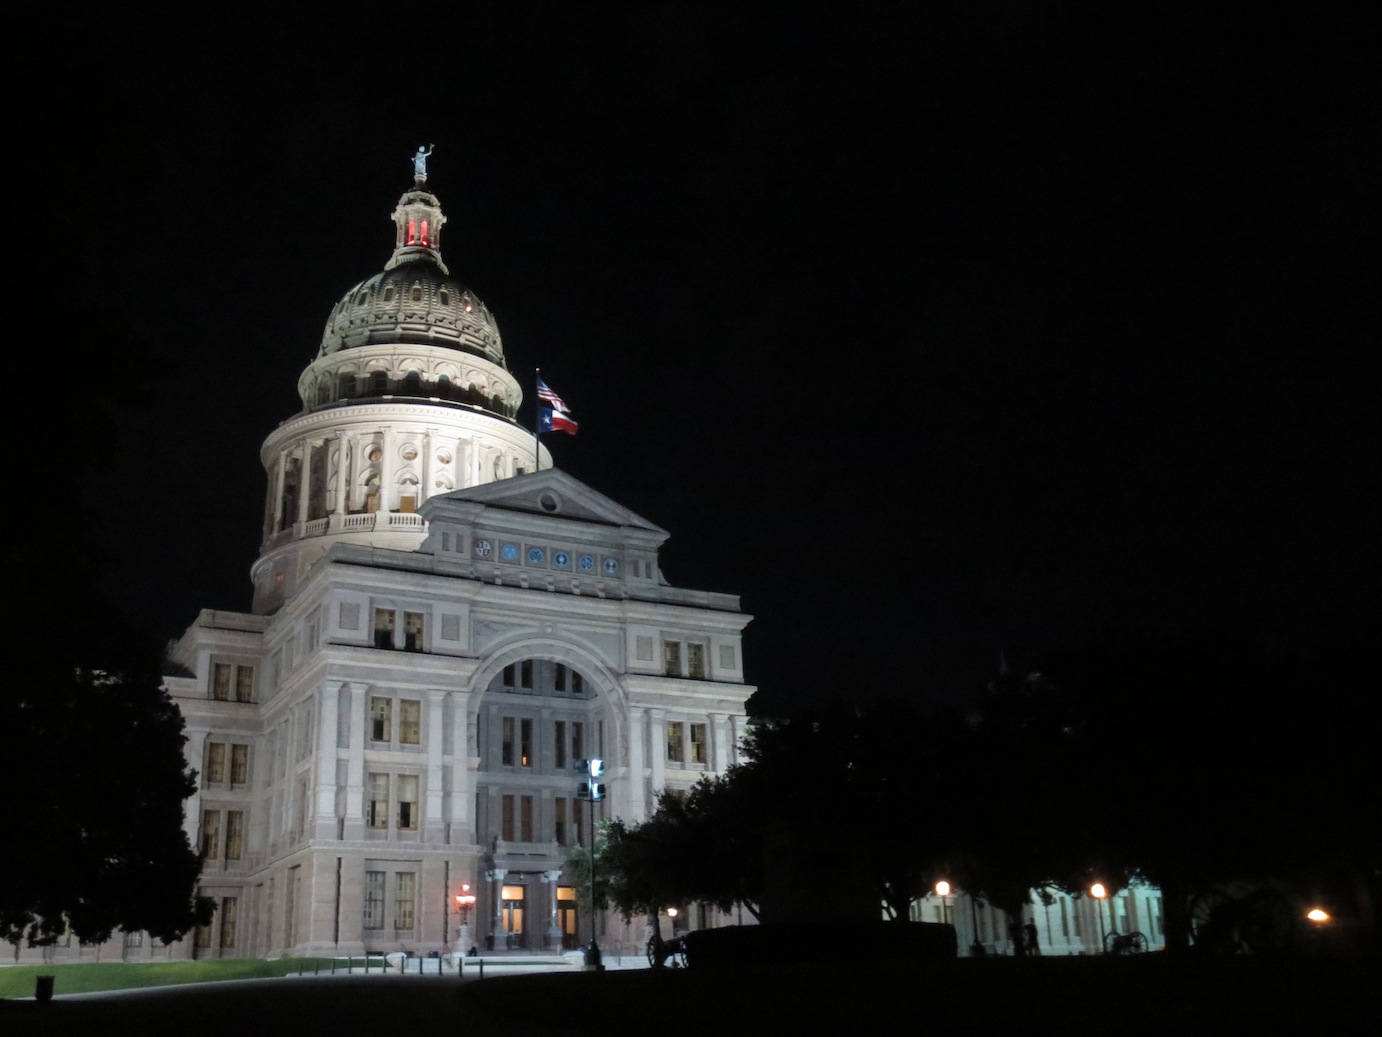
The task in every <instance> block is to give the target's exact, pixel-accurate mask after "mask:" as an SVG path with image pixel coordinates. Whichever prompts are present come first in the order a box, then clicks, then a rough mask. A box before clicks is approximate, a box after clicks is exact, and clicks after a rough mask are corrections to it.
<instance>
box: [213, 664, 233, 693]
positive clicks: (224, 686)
mask: <svg viewBox="0 0 1382 1037" xmlns="http://www.w3.org/2000/svg"><path fill="white" fill-rule="evenodd" d="M211 697H212V698H213V699H215V700H216V701H217V702H226V701H228V700H229V699H230V663H215V664H214V665H213V666H212V667H211Z"/></svg>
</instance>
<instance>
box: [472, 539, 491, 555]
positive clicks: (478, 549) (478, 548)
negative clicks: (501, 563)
mask: <svg viewBox="0 0 1382 1037" xmlns="http://www.w3.org/2000/svg"><path fill="white" fill-rule="evenodd" d="M493 550H494V545H493V544H491V543H490V542H489V541H488V540H477V541H475V557H476V558H485V557H487V556H488V555H489V553H490V552H491V551H493Z"/></svg>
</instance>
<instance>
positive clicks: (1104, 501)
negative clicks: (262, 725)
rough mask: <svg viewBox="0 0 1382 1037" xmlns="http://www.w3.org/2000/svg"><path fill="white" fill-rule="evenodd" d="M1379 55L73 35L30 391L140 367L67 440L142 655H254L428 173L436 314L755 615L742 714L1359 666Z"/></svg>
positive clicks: (779, 32)
mask: <svg viewBox="0 0 1382 1037" xmlns="http://www.w3.org/2000/svg"><path fill="white" fill-rule="evenodd" d="M750 7H752V8H753V10H752V11H751V12H747V9H748V8H750ZM1365 10H1366V6H1365V5H1357V6H1337V7H1335V6H1331V5H1328V4H1324V5H1278V4H1251V5H1238V6H1234V7H1227V6H1223V5H1215V4H1190V3H1185V4H1161V3H1157V4H1153V3H1147V4H1108V3H1089V4H1074V3H1039V2H1033V3H997V2H991V0H981V2H977V3H964V4H953V5H951V4H938V5H920V4H917V5H908V4H879V3H863V4H813V3H793V4H780V5H771V4H770V5H747V4H745V5H740V4H675V3H649V4H638V5H634V4H627V5H626V4H616V3H605V4H585V3H563V4H556V3H553V4H528V5H525V4H502V5H500V4H494V5H491V4H456V5H449V6H442V7H436V6H427V7H423V6H414V5H397V6H395V7H393V8H375V9H374V10H373V11H372V12H371V13H370V14H368V15H364V14H349V13H348V12H347V11H346V9H338V10H337V11H335V13H333V14H332V16H331V18H330V20H329V21H328V20H318V19H314V18H309V17H307V16H305V15H299V14H294V13H292V12H291V11H290V10H284V11H281V12H279V13H277V14H276V15H275V16H274V18H273V19H272V20H271V21H269V20H261V21H251V20H249V16H248V15H245V14H243V13H242V14H241V15H240V17H241V18H243V19H246V20H245V21H243V22H240V23H234V22H225V23H222V24H220V25H215V26H214V27H207V28H205V29H196V28H193V27H190V26H188V27H185V28H171V27H169V26H167V25H163V24H157V25H156V24H153V23H148V24H140V21H139V16H137V15H132V14H130V13H129V12H128V11H121V12H120V13H119V15H118V16H116V15H114V14H112V15H110V16H108V18H109V20H103V19H102V17H101V16H94V15H93V16H86V15H80V16H77V15H72V16H65V17H66V20H65V21H62V22H61V23H60V24H53V25H48V26H44V27H43V28H42V30H41V35H42V39H43V40H44V41H46V42H45V45H44V47H43V48H42V52H43V53H44V54H45V55H48V58H46V59H45V67H44V76H43V78H42V79H37V78H36V79H34V80H33V82H35V83H42V84H43V85H42V86H41V87H39V86H35V87H34V89H33V90H32V100H33V102H34V103H32V104H29V105H24V106H21V107H23V108H24V110H23V112H22V113H21V115H20V119H21V121H22V122H27V121H28V120H32V125H31V127H29V129H28V131H27V132H26V131H25V130H22V129H21V130H20V131H19V132H20V133H21V134H24V137H25V138H26V139H27V140H28V141H29V143H28V144H27V146H24V147H19V148H17V149H16V150H17V152H18V153H17V154H15V155H13V156H12V163H17V164H18V166H19V168H21V169H23V170H24V173H23V176H22V181H23V184H24V186H23V187H22V188H20V189H18V192H17V201H14V200H12V205H11V217H10V219H11V225H12V226H16V225H17V227H19V228H23V231H22V233H21V234H18V235H16V236H15V237H16V241H15V242H14V244H13V245H12V252H17V253H18V254H20V255H21V256H23V255H24V254H25V247H24V245H22V244H20V239H22V240H23V241H28V242H31V243H32V247H31V248H30V249H29V251H28V263H27V264H26V265H27V267H28V270H29V272H30V273H38V274H39V275H40V276H39V278H38V285H39V287H38V288H37V289H36V290H37V291H39V292H40V293H42V294H40V295H39V296H38V298H45V297H46V298H47V299H48V302H46V303H43V304H40V305H39V306H38V307H37V309H36V312H32V313H29V314H27V318H28V319H30V320H32V321H33V322H34V323H33V328H34V334H35V335H37V336H39V337H38V338H36V339H35V340H33V342H31V343H30V347H29V349H28V350H26V353H32V352H33V347H34V346H35V345H37V353H38V355H37V356H31V357H30V359H29V360H28V361H25V362H28V363H33V364H35V365H38V366H39V367H41V366H42V365H43V364H44V363H45V360H44V356H45V355H47V356H50V357H51V358H52V361H56V362H57V363H59V364H63V365H66V364H71V365H73V368H74V369H80V370H84V371H92V370H100V369H101V368H100V367H99V364H100V363H106V364H111V367H110V371H111V372H113V374H114V376H115V381H114V383H111V382H107V384H114V386H115V387H116V388H117V390H119V391H116V392H114V393H113V394H112V395H113V397H114V398H115V399H116V400H117V403H116V405H115V410H114V411H113V413H114V415H115V418H116V421H117V425H118V430H117V432H116V434H115V435H114V436H111V435H109V434H108V433H107V432H106V431H105V430H103V429H102V428H101V427H100V426H99V425H97V424H96V423H95V422H94V420H93V419H92V414H91V409H90V406H89V405H87V404H83V406H81V407H78V408H74V409H73V411H72V412H71V413H67V414H65V415H64V420H65V421H67V422H69V423H70V424H71V428H72V431H69V432H68V433H67V435H68V436H70V437H71V438H70V441H69V440H67V439H62V438H61V437H59V441H61V442H63V443H64V444H67V443H69V442H70V443H72V444H78V445H79V446H78V450H79V453H81V455H82V456H86V451H87V449H89V450H91V452H92V453H99V452H100V450H99V448H100V447H101V446H102V445H110V446H111V448H112V450H113V456H112V458H111V460H110V464H109V466H108V467H107V468H106V469H105V470H103V471H101V472H99V473H98V474H97V475H95V476H86V475H83V476H82V478H83V479H84V481H85V483H86V485H85V488H84V491H85V492H84V493H83V494H82V497H83V503H85V504H87V505H89V506H90V507H91V508H92V509H93V519H92V528H93V532H94V537H95V541H96V544H97V545H98V546H99V548H100V549H102V550H103V551H105V552H106V553H107V554H108V555H109V557H110V559H111V563H112V565H113V566H114V568H113V569H112V580H111V587H112V589H113V592H114V593H115V595H116V599H117V601H118V602H119V604H120V605H121V607H123V608H125V609H127V610H128V611H129V613H130V614H131V616H132V617H133V618H134V619H135V620H136V621H137V622H138V623H139V624H140V625H142V626H143V627H145V628H146V629H148V630H149V631H150V632H151V633H153V634H155V635H157V636H158V637H159V638H160V639H164V638H169V637H175V636H177V635H178V634H180V633H181V631H182V630H183V629H184V628H185V627H186V626H187V624H188V623H190V622H191V621H192V620H193V619H194V618H195V616H196V614H197V611H198V610H199V609H201V608H211V607H214V608H229V609H247V608H248V606H249V601H250V589H251V588H250V583H249V577H248V572H249V566H250V564H251V563H252V562H253V560H254V559H255V557H256V555H257V551H258V546H259V534H260V524H261V517H262V510H263V500H264V492H265V485H266V481H265V476H264V474H263V469H262V466H261V464H260V461H259V447H260V444H261V443H262V441H263V439H264V437H265V436H266V435H268V433H269V432H270V431H272V430H273V428H274V427H275V426H276V425H277V424H278V423H279V422H280V421H282V420H284V419H286V418H288V417H289V416H291V415H292V414H294V413H295V412H296V411H297V410H298V408H299V406H300V404H299V401H298V398H297V395H296V384H297V378H298V376H299V374H300V373H301V371H302V370H303V368H304V367H305V366H306V365H307V364H308V363H309V361H310V360H311V359H312V358H313V356H314V355H315V353H316V350H317V346H318V344H319V341H320V337H321V332H322V328H323V326H324V325H325V322H326V318H327V315H328V313H329V311H330V310H331V308H332V306H333V305H334V304H335V303H336V301H337V300H338V299H339V298H340V297H341V296H342V295H343V294H344V293H345V292H346V291H347V290H348V289H349V288H350V287H351V286H353V285H354V284H356V283H358V282H359V281H361V280H364V279H365V278H367V277H369V276H370V275H371V274H373V273H375V272H377V271H378V270H380V269H382V267H383V264H384V262H385V261H386V260H387V259H388V258H389V255H390V253H391V251H392V247H393V233H394V231H393V225H392V221H391V219H390V213H391V212H392V210H393V207H394V205H395V203H396V202H397V200H398V197H399V196H400V195H401V194H402V193H403V192H404V191H405V190H406V189H408V188H409V186H410V185H411V182H412V169H411V164H410V161H409V159H410V156H411V154H412V152H413V151H414V150H416V148H417V147H418V146H419V145H420V144H428V143H430V144H434V145H435V153H434V154H433V156H432V159H431V162H430V168H429V172H430V176H429V180H428V187H429V189H431V190H433V191H434V192H435V193H436V194H437V196H438V197H439V198H440V199H441V202H442V205H443V208H444V210H445V212H446V213H447V216H448V223H447V225H446V228H445V230H444V232H443V235H442V251H443V255H444V258H445V259H446V261H447V263H448V265H449V267H450V269H451V272H452V274H453V275H454V276H456V277H457V278H458V279H459V280H460V281H461V282H462V283H464V284H466V285H468V286H469V287H471V288H472V289H473V290H474V291H475V292H476V293H477V294H478V295H479V296H480V297H481V298H482V299H483V300H484V301H485V302H486V304H487V305H488V306H489V307H490V308H491V309H492V310H493V311H494V313H495V314H496V316H497V318H498V321H499V327H500V331H501V333H502V335H503V338H504V347H505V352H506V355H507V358H508V364H509V368H510V370H512V371H513V372H515V374H517V375H518V376H519V378H520V381H521V382H522V383H523V384H524V385H525V386H528V387H530V386H531V384H532V373H533V368H534V367H535V366H540V367H541V368H542V370H543V373H544V377H545V378H546V380H547V381H548V383H549V384H551V385H552V387H553V388H554V389H556V390H557V391H558V392H559V393H560V394H561V395H562V396H563V397H564V398H565V400H566V401H567V402H568V403H569V404H570V405H571V407H572V410H573V416H574V417H575V418H576V419H577V420H578V421H579V422H580V433H579V435H577V436H576V437H574V438H571V437H565V436H555V435H548V436H546V437H545V439H544V442H546V444H547V445H548V446H549V447H550V448H551V450H552V452H553V454H554V456H555V458H556V462H557V465H558V466H559V467H560V468H562V469H564V470H565V471H567V472H569V473H570V474H572V475H574V476H575V477H576V478H578V479H581V480H583V481H585V482H587V483H588V484H590V485H591V486H593V487H594V488H595V489H597V490H599V491H601V492H603V493H605V494H608V495H609V496H610V497H612V498H614V499H615V500H617V501H619V502H621V503H623V504H625V505H626V506H628V507H629V508H631V509H633V510H634V511H635V512H638V513H639V514H641V515H643V516H645V517H646V518H648V519H649V520H651V521H653V522H655V523H657V524H658V525H661V526H662V527H663V528H665V529H668V530H669V531H670V532H671V534H672V536H671V539H670V540H669V541H668V543H667V546H666V548H665V549H664V552H663V569H664V572H665V574H666V576H667V577H668V579H669V580H670V581H671V582H672V583H673V584H676V585H678V586H686V587H693V588H703V589H712V590H722V591H730V592H737V593H739V594H741V595H742V601H743V606H744V608H745V610H746V611H747V612H749V613H751V614H752V615H753V616H754V617H755V618H754V621H753V623H752V624H751V626H750V627H749V630H748V633H747V635H746V638H747V640H746V648H745V651H746V662H747V666H748V674H749V678H750V680H751V681H752V682H753V683H756V684H757V685H759V686H760V688H761V692H760V695H759V698H758V699H756V700H755V706H756V707H757V708H778V707H781V706H783V705H786V704H789V703H792V702H794V701H802V700H811V699H816V698H820V697H821V696H824V695H827V694H834V693H845V694H849V693H856V692H869V693H872V692H878V691H895V692H903V693H908V694H916V695H920V696H924V697H928V698H936V697H940V696H949V695H954V694H957V693H959V692H961V691H964V690H967V689H970V688H973V687H976V686H979V685H981V684H982V683H983V682H984V680H985V679H986V678H987V677H988V676H989V675H990V674H991V673H992V672H993V670H994V668H995V666H996V665H997V661H998V659H999V655H1000V652H1001V653H1003V655H1004V656H1005V657H1006V659H1007V660H1008V661H1009V662H1011V663H1013V664H1014V665H1026V664H1028V663H1030V662H1031V661H1034V660H1037V659H1039V658H1041V656H1042V655H1043V654H1044V653H1046V652H1049V651H1051V650H1053V649H1056V648H1060V647H1064V646H1067V645H1070V644H1073V643H1076V642H1078V641H1080V640H1081V639H1083V638H1085V637H1087V636H1089V635H1090V634H1091V633H1092V632H1094V631H1095V630H1097V629H1099V628H1100V627H1101V626H1102V625H1105V624H1117V625H1132V626H1152V627H1157V628H1172V629H1203V628H1218V627H1232V628H1236V629H1240V630H1245V631H1248V632H1250V633H1251V634H1252V636H1254V637H1256V638H1258V639H1260V640H1261V641H1262V642H1263V643H1264V644H1271V645H1281V644H1294V643H1299V644H1302V645H1316V644H1322V643H1335V642H1338V641H1340V640H1343V641H1345V642H1346V641H1347V640H1348V636H1349V635H1348V632H1350V631H1366V632H1373V631H1375V627H1374V626H1372V622H1371V620H1368V619H1366V618H1365V617H1367V616H1368V615H1370V614H1371V613H1372V611H1373V609H1374V605H1373V602H1374V595H1375V588H1376V586H1377V582H1378V575H1379V574H1378V551H1377V530H1378V528H1379V522H1378V514H1377V509H1376V504H1375V501H1374V497H1375V496H1376V495H1377V494H1376V489H1377V485H1376V484H1377V472H1378V470H1379V469H1378V464H1377V461H1378V458H1377V449H1376V448H1377V406H1376V400H1377V390H1378V385H1377V380H1376V377H1375V372H1374V364H1375V361H1374V354H1375V351H1376V349H1377V342H1378V335H1377V327H1378V322H1377V316H1378V312H1377V311H1378V307H1377V292H1378V277H1377V275H1378V263H1377V252H1376V248H1377V243H1378V240H1379V236H1378V224H1379V201H1378V199H1379V190H1378V186H1379V173H1380V172H1382V161H1379V145H1378V141H1379V140H1382V133H1379V129H1378V117H1379V113H1380V111H1382V106H1379V90H1378V86H1379V80H1380V79H1382V76H1380V75H1379V67H1378V66H1379V60H1378V53H1379V49H1378V40H1377V37H1376V35H1375V34H1374V33H1373V32H1372V27H1371V24H1370V23H1369V21H1367V19H1366V15H1365V14H1364V12H1365ZM59 40H60V41H61V45H60V46H50V45H49V44H53V43H55V42H56V41H59ZM11 191H12V199H13V198H14V197H15V192H16V189H15V188H12V189H11ZM53 199H60V201H59V202H58V203H57V207H56V209H53V208H50V205H49V204H48V203H49V202H50V201H51V200H53ZM55 212H56V213H57V214H58V215H57V216H56V217H55V216H54V213H55ZM54 218H58V219H61V220H62V221H64V223H65V224H66V225H67V226H68V227H69V230H68V232H67V233H65V234H59V235H54V234H53V233H52V227H51V224H48V225H45V222H44V221H47V220H52V219H54ZM56 290H62V291H71V292H73V293H74V294H75V295H76V296H77V297H78V298H77V299H75V300H72V301H71V302H70V304H67V303H63V302H61V301H60V300H58V299H57V298H56V297H55V295H54V292H55V291H56ZM39 343H41V345H39ZM14 346H15V343H14V342H13V340H12V346H11V350H12V351H11V356H12V357H14V356H15V355H16V351H15V349H14ZM112 348H117V349H119V350H123V351H125V352H124V353H123V354H121V358H120V359H119V361H118V362H115V363H112V360H111V356H110V350H111V349H112ZM141 350H144V351H147V354H148V355H149V356H152V357H155V358H157V360H156V364H155V367H156V370H157V377H156V378H155V379H154V380H153V381H152V384H151V386H150V396H151V402H150V404H149V406H147V407H146V408H142V409H141V408H138V407H134V406H126V405H125V402H124V401H126V399H127V398H132V397H133V396H134V395H137V390H139V388H140V387H141V386H142V384H143V383H144V381H145V380H146V378H145V375H146V374H147V372H148V365H147V364H146V363H145V362H143V361H138V362H127V361H126V360H125V359H124V357H125V356H128V357H130V358H138V357H140V356H142V355H144V354H143V353H141ZM102 358H104V359H102ZM50 362H51V361H50ZM93 364H96V365H97V366H96V367H92V366H91V365H93ZM74 373H75V371H74V370H69V372H67V373H66V374H64V375H63V377H64V378H66V377H68V376H69V375H70V374H74ZM126 384H127V385H128V388H129V392H128V393H126V392H124V391H123V385H126ZM525 391H526V392H527V395H528V398H527V399H526V400H525V403H524V406H523V409H522V410H521V411H520V418H521V420H522V422H523V423H524V424H525V425H528V426H529V427H531V422H532V401H531V391H530V389H529V390H525ZM11 413H12V415H13V414H14V413H15V412H14V410H13V409H12V411H11ZM12 420H15V419H14V418H13V417H12ZM84 448H85V449H84ZM31 460H32V458H31ZM58 463H59V464H60V462H58ZM60 471H61V468H60V467H59V468H55V469H54V470H52V471H50V472H49V474H48V476H46V477H45V476H40V480H41V481H46V479H47V478H52V479H53V484H54V485H56V486H64V482H63V479H62V477H61V476H60V475H59V474H58V473H59V472H60ZM23 481H24V482H28V480H23ZM29 484H30V485H31V486H32V485H33V483H32V482H30V483H29ZM26 496H27V495H26ZM31 502H32V499H31ZM23 503H24V501H22V500H21V501H16V502H12V506H20V505H22V504H23ZM11 521H12V522H13V521H14V516H12V517H11ZM1341 632H1343V633H1341ZM1370 636H1371V633H1369V637H1370ZM1353 648H1354V649H1357V650H1361V651H1363V652H1365V653H1366V652H1368V648H1367V644H1366V643H1356V642H1355V643H1354V644H1353Z"/></svg>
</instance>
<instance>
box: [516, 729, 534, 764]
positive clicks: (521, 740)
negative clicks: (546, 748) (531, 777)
mask: <svg viewBox="0 0 1382 1037" xmlns="http://www.w3.org/2000/svg"><path fill="white" fill-rule="evenodd" d="M518 762H519V764H520V766H523V767H531V766H532V765H533V722H532V721H531V720H528V719H523V720H520V721H519V722H518Z"/></svg>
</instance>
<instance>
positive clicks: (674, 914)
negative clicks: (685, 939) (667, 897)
mask: <svg viewBox="0 0 1382 1037" xmlns="http://www.w3.org/2000/svg"><path fill="white" fill-rule="evenodd" d="M667 917H668V918H670V919H671V920H672V939H674V940H675V939H676V938H677V909H676V908H675V907H669V908H668V909H667Z"/></svg>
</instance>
